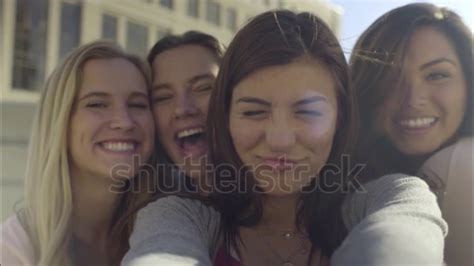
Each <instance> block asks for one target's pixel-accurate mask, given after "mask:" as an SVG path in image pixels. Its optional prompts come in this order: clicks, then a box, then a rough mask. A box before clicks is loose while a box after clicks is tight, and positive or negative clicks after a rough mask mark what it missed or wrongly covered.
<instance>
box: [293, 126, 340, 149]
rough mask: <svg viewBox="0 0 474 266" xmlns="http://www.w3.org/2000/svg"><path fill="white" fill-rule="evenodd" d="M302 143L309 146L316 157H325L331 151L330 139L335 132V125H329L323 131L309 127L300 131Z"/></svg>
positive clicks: (331, 139)
mask: <svg viewBox="0 0 474 266" xmlns="http://www.w3.org/2000/svg"><path fill="white" fill-rule="evenodd" d="M300 133H302V134H301V140H302V142H303V145H304V146H306V147H308V148H310V149H311V151H312V152H313V153H314V154H316V155H317V157H327V156H328V155H329V152H330V151H331V147H332V141H333V138H334V133H335V125H330V126H328V128H327V129H326V130H325V131H324V133H321V132H318V131H313V130H311V127H309V128H308V129H307V130H305V131H300Z"/></svg>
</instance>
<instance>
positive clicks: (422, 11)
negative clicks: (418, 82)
mask: <svg viewBox="0 0 474 266" xmlns="http://www.w3.org/2000/svg"><path fill="white" fill-rule="evenodd" d="M425 26H429V27H433V28H435V29H436V30H438V31H439V32H441V33H442V34H443V35H444V36H445V37H446V38H447V39H448V40H449V41H450V43H451V44H452V45H453V47H454V49H455V51H456V55H457V57H458V59H459V61H460V62H461V66H462V71H463V74H464V78H465V81H466V89H467V105H466V106H467V108H466V113H465V115H464V119H463V122H462V124H461V125H460V127H459V129H458V130H457V132H456V133H455V136H454V138H453V140H454V141H456V140H458V139H459V138H461V137H464V136H472V135H473V113H472V106H473V105H472V104H473V102H472V101H473V99H472V97H473V87H472V59H473V57H472V55H473V35H472V32H471V30H469V28H468V27H467V26H466V25H465V24H464V23H463V21H462V19H461V18H460V17H459V16H458V15H457V14H456V13H454V12H453V11H451V10H449V9H447V8H442V7H437V6H435V5H433V4H428V3H415V4H408V5H405V6H402V7H399V8H396V9H393V10H391V11H389V12H388V13H386V14H384V15H383V16H381V17H380V18H378V19H377V20H376V21H375V22H374V23H373V24H372V25H371V26H370V27H369V28H368V29H367V30H366V31H365V32H364V33H363V34H362V35H361V36H360V38H359V39H358V41H357V42H356V45H355V47H354V50H353V53H352V56H351V59H350V67H351V71H352V80H353V82H354V89H355V90H356V92H357V98H358V102H359V108H360V109H359V113H360V118H361V120H360V123H361V132H360V135H361V136H364V139H363V140H362V139H361V141H359V143H358V145H357V148H356V151H357V157H358V158H360V160H361V161H366V162H368V165H369V167H367V168H366V169H367V170H368V171H367V172H366V173H365V176H367V177H369V178H376V177H378V176H381V175H384V174H388V173H393V172H404V173H407V174H414V173H415V171H416V170H417V168H419V166H420V165H419V164H420V162H417V163H413V162H412V160H409V158H408V156H406V155H403V154H401V153H400V152H398V151H397V150H396V149H395V148H394V147H393V146H392V145H391V144H390V142H389V140H387V139H386V138H385V137H384V136H382V135H381V133H380V132H379V130H377V128H376V125H375V124H376V120H377V115H378V112H377V111H376V110H380V108H381V106H382V104H383V102H384V101H385V99H386V98H387V97H389V94H390V91H391V90H393V89H395V87H394V86H392V84H391V83H393V80H397V78H398V76H397V75H399V69H400V66H401V64H402V61H403V58H404V55H405V53H406V49H407V45H408V42H409V40H410V38H411V36H412V34H413V33H414V32H415V31H416V30H417V29H419V28H420V27H425ZM450 143H451V142H450ZM450 143H448V142H447V143H445V145H443V146H442V147H444V146H446V145H449V144H450ZM442 147H441V148H442Z"/></svg>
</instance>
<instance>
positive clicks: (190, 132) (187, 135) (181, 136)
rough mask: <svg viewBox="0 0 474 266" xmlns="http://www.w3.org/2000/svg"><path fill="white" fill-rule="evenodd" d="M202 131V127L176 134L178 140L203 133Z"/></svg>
mask: <svg viewBox="0 0 474 266" xmlns="http://www.w3.org/2000/svg"><path fill="white" fill-rule="evenodd" d="M203 132H204V129H203V128H202V127H199V128H192V129H187V130H183V131H180V132H178V138H184V137H189V136H192V135H194V134H197V133H203Z"/></svg>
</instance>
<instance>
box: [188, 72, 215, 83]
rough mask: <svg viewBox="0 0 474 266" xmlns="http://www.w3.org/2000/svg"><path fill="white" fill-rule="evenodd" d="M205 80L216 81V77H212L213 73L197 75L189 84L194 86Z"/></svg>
mask: <svg viewBox="0 0 474 266" xmlns="http://www.w3.org/2000/svg"><path fill="white" fill-rule="evenodd" d="M203 79H215V76H214V75H212V74H211V73H206V74H201V75H196V76H194V77H192V78H190V79H189V80H188V83H189V84H194V83H196V82H198V81H200V80H203Z"/></svg>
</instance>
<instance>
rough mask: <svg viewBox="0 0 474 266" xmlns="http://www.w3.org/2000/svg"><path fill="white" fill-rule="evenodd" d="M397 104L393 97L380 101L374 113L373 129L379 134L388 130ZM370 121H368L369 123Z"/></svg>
mask: <svg viewBox="0 0 474 266" xmlns="http://www.w3.org/2000/svg"><path fill="white" fill-rule="evenodd" d="M398 107H399V104H398V102H397V101H395V100H394V99H389V100H387V101H385V102H384V103H382V104H381V105H380V106H379V107H378V108H376V111H375V113H376V115H375V131H376V132H378V133H381V134H385V133H387V132H390V131H391V129H390V127H391V123H390V121H391V120H392V118H393V116H394V115H395V114H396V112H397V108H398ZM370 124H371V121H369V125H370Z"/></svg>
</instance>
